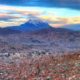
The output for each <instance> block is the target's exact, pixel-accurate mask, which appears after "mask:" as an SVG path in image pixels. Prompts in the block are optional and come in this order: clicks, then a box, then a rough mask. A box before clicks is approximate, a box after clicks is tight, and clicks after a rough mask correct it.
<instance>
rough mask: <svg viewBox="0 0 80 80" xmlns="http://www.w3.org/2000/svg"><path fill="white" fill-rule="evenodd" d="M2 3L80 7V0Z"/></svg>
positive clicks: (9, 1) (4, 1) (5, 1)
mask: <svg viewBox="0 0 80 80" xmlns="http://www.w3.org/2000/svg"><path fill="white" fill-rule="evenodd" d="M0 4H5V5H17V6H18V5H19V6H42V7H67V8H73V9H80V0H0Z"/></svg>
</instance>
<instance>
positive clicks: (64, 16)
mask: <svg viewBox="0 0 80 80" xmlns="http://www.w3.org/2000/svg"><path fill="white" fill-rule="evenodd" d="M30 16H35V17H38V18H40V19H41V20H44V21H46V22H48V24H49V25H51V26H52V27H61V26H63V25H69V24H80V11H79V10H73V9H67V8H43V7H17V6H4V5H0V27H9V26H17V27H18V26H19V25H21V24H24V23H25V22H27V21H28V20H29V19H30Z"/></svg>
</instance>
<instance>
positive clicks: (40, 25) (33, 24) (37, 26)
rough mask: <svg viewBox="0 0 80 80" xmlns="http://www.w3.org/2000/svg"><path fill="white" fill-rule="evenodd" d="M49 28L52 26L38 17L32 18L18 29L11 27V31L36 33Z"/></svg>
mask: <svg viewBox="0 0 80 80" xmlns="http://www.w3.org/2000/svg"><path fill="white" fill-rule="evenodd" d="M49 27H50V26H49V24H48V23H47V22H46V21H43V20H41V19H39V18H36V17H30V19H29V20H28V21H27V22H26V23H24V24H22V25H20V26H18V27H9V29H14V30H20V31H35V30H41V29H45V28H49Z"/></svg>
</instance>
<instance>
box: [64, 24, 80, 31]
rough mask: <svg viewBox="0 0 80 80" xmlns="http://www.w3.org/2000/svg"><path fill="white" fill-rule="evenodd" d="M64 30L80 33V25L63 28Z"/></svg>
mask: <svg viewBox="0 0 80 80" xmlns="http://www.w3.org/2000/svg"><path fill="white" fill-rule="evenodd" d="M63 28H65V29H70V30H74V31H80V24H71V25H67V26H63Z"/></svg>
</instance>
